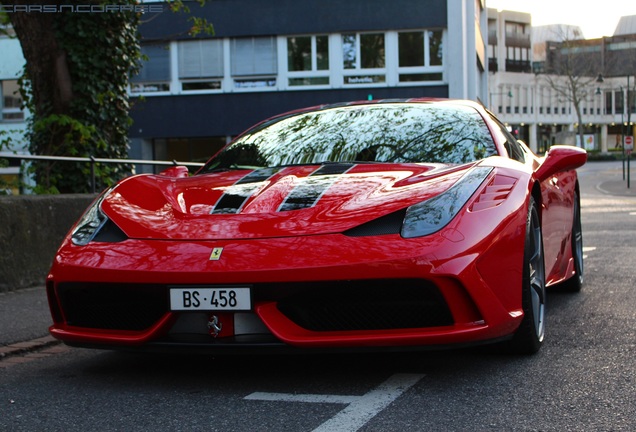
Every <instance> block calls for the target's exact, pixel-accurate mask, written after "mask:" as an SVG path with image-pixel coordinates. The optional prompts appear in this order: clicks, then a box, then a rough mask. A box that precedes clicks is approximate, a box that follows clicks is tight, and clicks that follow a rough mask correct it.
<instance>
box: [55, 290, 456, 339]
mask: <svg viewBox="0 0 636 432" xmlns="http://www.w3.org/2000/svg"><path fill="white" fill-rule="evenodd" d="M241 286H245V285H241ZM251 287H252V290H253V291H252V296H253V298H252V300H253V301H254V302H255V303H256V302H259V301H276V302H277V305H278V309H279V310H280V312H281V313H282V314H284V315H285V316H286V317H287V318H289V319H290V320H292V321H293V322H295V323H296V324H297V325H299V326H300V327H303V328H305V329H307V330H311V331H318V332H319V331H356V330H389V329H409V328H426V327H437V326H447V325H452V324H453V317H452V314H451V312H450V309H449V308H448V305H447V304H446V301H445V300H444V297H443V296H442V295H441V294H440V292H439V291H438V289H437V287H436V286H435V285H434V284H432V283H430V282H427V281H424V280H419V279H383V280H342V281H322V282H297V283H296V282H290V283H260V284H253V285H251ZM57 293H58V295H59V299H60V305H61V307H62V310H63V313H64V317H65V318H66V323H67V324H68V325H70V326H76V327H86V328H94V329H103V330H129V331H142V330H145V329H147V328H149V327H151V326H152V325H154V324H156V323H157V321H158V320H159V319H161V318H162V317H163V316H164V314H166V313H167V312H168V311H169V309H170V306H169V296H168V287H167V286H165V285H150V284H106V283H61V284H59V285H58V287H57Z"/></svg>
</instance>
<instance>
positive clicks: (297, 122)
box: [201, 103, 497, 173]
mask: <svg viewBox="0 0 636 432" xmlns="http://www.w3.org/2000/svg"><path fill="white" fill-rule="evenodd" d="M495 154H497V150H496V147H495V144H494V142H493V139H492V136H491V135H490V131H489V130H488V127H487V126H486V124H485V123H484V121H483V119H482V117H481V116H480V115H479V113H478V112H477V111H476V110H475V109H473V108H471V107H467V106H457V105H450V104H435V103H391V104H389V103H381V104H369V105H349V106H340V107H331V108H326V109H320V110H316V111H309V112H305V113H301V114H294V115H290V116H287V117H282V118H278V119H274V120H272V121H270V122H266V123H265V124H262V125H259V126H257V127H255V128H254V129H252V130H250V131H248V132H247V133H245V134H244V135H242V136H241V137H240V138H239V139H237V140H236V141H235V142H233V143H232V144H230V145H229V146H227V147H226V148H224V149H223V150H222V151H221V152H219V153H218V154H217V155H216V156H215V157H214V158H213V159H211V160H210V161H209V162H208V163H207V164H206V166H205V167H204V168H203V170H202V171H201V172H204V173H205V172H211V171H216V170H222V169H232V168H246V167H250V168H263V167H276V166H288V165H299V164H319V163H329V162H402V163H411V162H412V163H420V162H422V163H445V164H463V163H468V162H472V161H475V160H479V159H483V158H485V157H488V156H492V155H495Z"/></svg>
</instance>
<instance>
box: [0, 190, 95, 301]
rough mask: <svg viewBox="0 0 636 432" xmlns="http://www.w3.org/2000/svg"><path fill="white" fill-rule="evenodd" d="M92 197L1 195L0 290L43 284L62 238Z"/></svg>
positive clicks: (88, 195) (90, 195)
mask: <svg viewBox="0 0 636 432" xmlns="http://www.w3.org/2000/svg"><path fill="white" fill-rule="evenodd" d="M94 199H95V195H92V194H87V195H23V196H0V247H1V248H2V249H1V250H0V292H4V291H13V290H17V289H20V288H26V287H30V286H35V285H44V282H45V281H46V275H47V274H48V271H49V267H50V266H51V262H52V261H53V257H54V255H55V252H56V251H57V248H58V247H59V246H60V243H61V242H62V239H63V238H64V236H65V235H66V233H67V232H68V231H69V229H70V228H71V226H72V225H73V224H74V223H75V222H76V221H77V219H78V218H79V217H80V216H81V215H82V213H83V212H84V210H86V207H88V205H89V204H90V203H91V202H92V201H93V200H94Z"/></svg>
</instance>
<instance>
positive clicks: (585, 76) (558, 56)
mask: <svg viewBox="0 0 636 432" xmlns="http://www.w3.org/2000/svg"><path fill="white" fill-rule="evenodd" d="M556 39H557V40H559V42H547V49H546V51H547V58H546V67H545V70H544V74H542V75H541V78H542V79H543V81H544V82H545V83H546V84H547V85H548V86H549V87H550V88H551V89H552V90H554V92H555V93H556V96H557V98H558V99H560V100H562V101H565V102H569V103H571V104H572V106H573V108H574V112H575V114H576V119H577V125H578V126H577V134H578V135H579V139H580V143H581V146H583V143H584V133H585V131H584V126H583V116H582V112H581V104H582V102H584V101H585V100H586V99H587V98H588V97H589V96H590V95H591V92H593V91H594V90H593V89H594V82H595V81H596V79H597V78H596V77H597V76H598V74H599V72H600V71H599V70H597V69H598V65H599V63H600V62H599V61H593V60H592V61H591V59H590V57H591V56H590V55H589V53H587V52H586V51H585V49H581V47H582V46H585V44H586V41H585V40H579V39H574V38H573V37H572V36H571V33H570V32H563V31H562V32H561V33H560V34H558V35H556ZM592 55H593V54H592Z"/></svg>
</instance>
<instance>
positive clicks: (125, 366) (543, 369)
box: [0, 163, 636, 431]
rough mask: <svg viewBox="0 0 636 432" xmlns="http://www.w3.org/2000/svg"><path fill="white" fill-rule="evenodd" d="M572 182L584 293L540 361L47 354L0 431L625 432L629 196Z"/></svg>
mask: <svg viewBox="0 0 636 432" xmlns="http://www.w3.org/2000/svg"><path fill="white" fill-rule="evenodd" d="M579 173H580V179H581V186H582V217H583V232H584V246H585V254H586V258H585V267H586V281H585V286H584V288H583V291H582V292H581V293H578V294H570V293H563V292H550V294H549V296H548V302H549V303H548V312H547V325H548V329H547V336H546V342H545V344H544V346H543V348H542V350H541V351H540V352H539V353H538V354H537V355H534V356H529V357H518V356H509V355H503V354H498V353H496V352H493V351H491V350H486V349H471V350H453V351H443V352H423V353H400V354H373V355H369V354H367V355H360V354H358V355H350V354H344V355H330V356H324V355H323V356H288V357H278V356H277V357H260V356H249V357H218V358H215V357H209V356H199V357H186V356H149V355H130V354H122V353H114V352H107V351H94V350H86V349H63V348H60V347H58V348H59V349H58V350H57V351H55V352H49V353H47V354H46V355H45V354H42V355H41V358H36V357H37V356H36V357H32V358H28V357H25V362H24V363H22V364H14V365H12V366H10V367H4V368H3V367H0V431H38V430H42V431H44V430H46V431H80V430H81V431H85V430H100V431H107V430H118V431H124V430H125V431H147V430H152V431H164V430H166V431H168V430H169V431H199V430H200V431H313V430H319V431H322V430H331V431H347V430H356V429H358V430H361V431H634V430H636V361H635V358H636V290H635V289H634V281H635V273H636V230H635V229H634V228H635V227H636V196H634V194H633V193H632V190H631V189H630V190H627V189H626V187H625V184H624V182H622V178H621V175H622V173H621V165H620V163H589V164H587V165H586V166H585V167H583V168H582V169H581V170H580V171H579ZM633 187H636V185H633ZM34 292H35V293H36V294H34V296H35V297H37V293H38V291H34ZM5 300H6V297H5ZM2 302H3V300H2V298H0V306H1V305H2ZM0 310H1V309H0ZM1 320H2V318H1V317H0V322H2V321H1ZM0 364H1V361H0Z"/></svg>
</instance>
